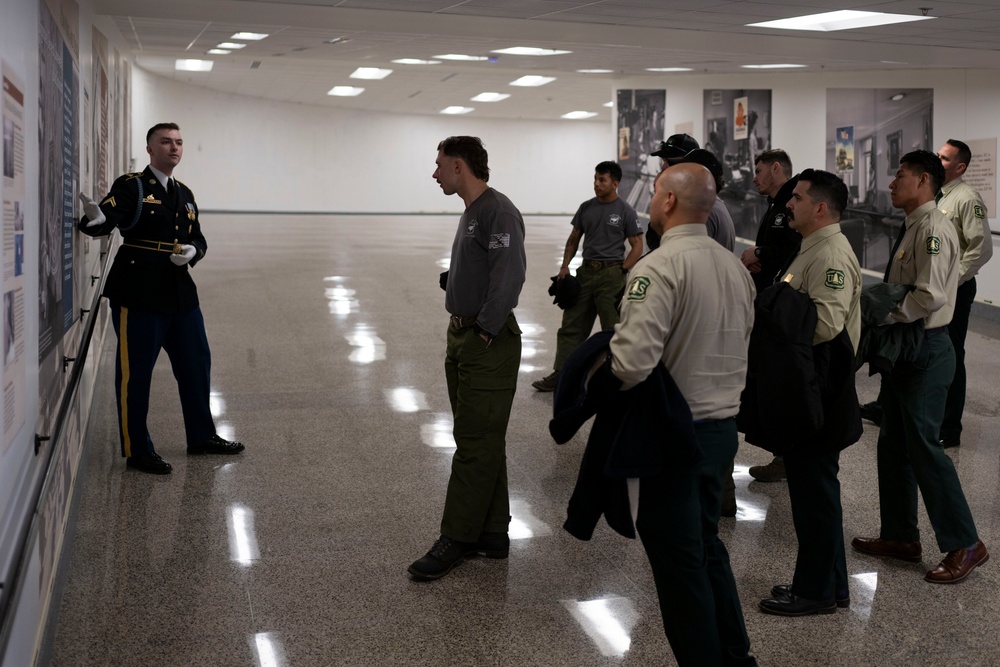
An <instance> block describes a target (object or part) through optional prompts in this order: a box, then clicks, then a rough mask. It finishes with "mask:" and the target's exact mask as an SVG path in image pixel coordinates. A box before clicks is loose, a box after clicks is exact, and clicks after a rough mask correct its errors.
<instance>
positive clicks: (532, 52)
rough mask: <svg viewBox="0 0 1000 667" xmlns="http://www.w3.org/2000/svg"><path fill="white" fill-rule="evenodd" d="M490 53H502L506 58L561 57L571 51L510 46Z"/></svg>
mask: <svg viewBox="0 0 1000 667" xmlns="http://www.w3.org/2000/svg"><path fill="white" fill-rule="evenodd" d="M490 53H503V54H504V55H508V56H561V55H563V54H565V53H573V52H572V51H560V50H558V49H540V48H538V47H537V46H512V47H510V48H507V49H494V50H493V51H490Z"/></svg>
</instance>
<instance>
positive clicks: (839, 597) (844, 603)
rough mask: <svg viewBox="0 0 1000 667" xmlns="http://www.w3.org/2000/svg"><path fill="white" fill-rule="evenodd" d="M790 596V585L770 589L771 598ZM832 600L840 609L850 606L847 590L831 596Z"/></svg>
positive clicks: (779, 585) (849, 594) (849, 593)
mask: <svg viewBox="0 0 1000 667" xmlns="http://www.w3.org/2000/svg"><path fill="white" fill-rule="evenodd" d="M791 594H792V585H791V584H778V585H777V586H775V587H774V588H772V589H771V597H773V598H780V597H784V596H787V595H791ZM833 599H834V602H836V603H837V606H838V607H840V608H841V609H847V608H848V607H850V606H851V592H850V591H848V590H843V591H837V592H836V593H834V594H833Z"/></svg>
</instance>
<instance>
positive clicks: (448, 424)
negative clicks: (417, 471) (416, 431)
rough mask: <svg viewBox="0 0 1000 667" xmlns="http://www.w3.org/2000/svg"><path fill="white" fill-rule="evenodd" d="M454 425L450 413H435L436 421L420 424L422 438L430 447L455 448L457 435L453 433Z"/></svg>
mask: <svg viewBox="0 0 1000 667" xmlns="http://www.w3.org/2000/svg"><path fill="white" fill-rule="evenodd" d="M454 427H455V424H454V422H453V421H452V418H451V415H450V414H447V413H444V412H438V413H436V414H435V415H434V421H432V422H431V423H429V424H421V425H420V439H421V440H423V442H424V444H425V445H427V446H428V447H437V448H440V449H455V436H454V435H452V430H453V429H454Z"/></svg>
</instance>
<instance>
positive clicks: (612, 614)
mask: <svg viewBox="0 0 1000 667" xmlns="http://www.w3.org/2000/svg"><path fill="white" fill-rule="evenodd" d="M562 604H563V606H565V607H566V609H567V610H569V613H570V615H572V616H573V620H575V621H576V622H577V623H579V624H580V627H581V628H583V631H584V632H585V633H587V636H588V637H590V639H591V641H593V642H594V644H595V645H596V646H597V649H598V650H599V651H600V652H601V655H604V656H607V657H609V658H610V657H622V656H624V655H625V654H626V653H627V652H628V649H629V647H630V646H631V645H632V637H631V634H630V633H631V632H632V627H633V626H634V625H635V623H636V621H637V620H638V619H639V613H638V612H637V611H636V609H635V605H634V604H633V603H632V600H630V599H629V598H623V597H617V596H609V597H606V598H601V599H599V600H563V601H562Z"/></svg>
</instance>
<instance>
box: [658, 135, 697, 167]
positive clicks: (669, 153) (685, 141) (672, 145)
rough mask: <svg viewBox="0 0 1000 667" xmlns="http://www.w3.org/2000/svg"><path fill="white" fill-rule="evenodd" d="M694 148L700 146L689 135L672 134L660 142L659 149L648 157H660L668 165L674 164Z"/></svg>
mask: <svg viewBox="0 0 1000 667" xmlns="http://www.w3.org/2000/svg"><path fill="white" fill-rule="evenodd" d="M696 148H701V146H699V145H698V141H697V140H696V139H695V138H694V137H692V136H691V135H690V134H673V135H671V136H670V137H669V138H668V139H667V140H666V141H661V142H660V148H659V149H658V150H655V151H653V152H652V153H650V155H655V156H657V157H661V158H663V159H664V160H666V161H667V162H668V163H670V164H675V163H676V162H677V161H678V160H679V159H681V158H682V157H684V156H685V155H687V154H688V153H690V152H691V151H693V150H694V149H696Z"/></svg>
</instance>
